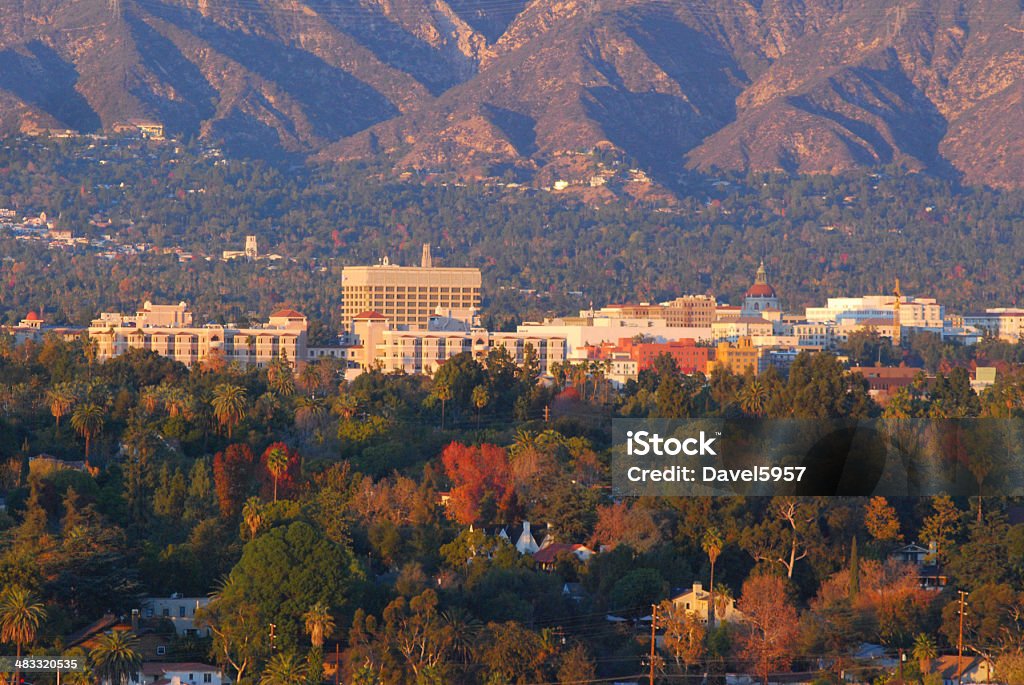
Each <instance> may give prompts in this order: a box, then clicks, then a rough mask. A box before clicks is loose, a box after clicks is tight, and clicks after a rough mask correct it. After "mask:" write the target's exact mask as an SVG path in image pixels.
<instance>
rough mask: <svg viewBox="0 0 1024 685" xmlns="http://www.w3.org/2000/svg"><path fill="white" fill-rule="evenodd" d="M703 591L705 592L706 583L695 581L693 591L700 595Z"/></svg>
mask: <svg viewBox="0 0 1024 685" xmlns="http://www.w3.org/2000/svg"><path fill="white" fill-rule="evenodd" d="M701 592H704V583H694V584H693V593H694V594H695V595H699V594H700V593H701Z"/></svg>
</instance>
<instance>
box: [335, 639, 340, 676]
mask: <svg viewBox="0 0 1024 685" xmlns="http://www.w3.org/2000/svg"><path fill="white" fill-rule="evenodd" d="M340 675H341V643H340V642H335V643H334V685H338V682H339V681H338V678H339V677H340Z"/></svg>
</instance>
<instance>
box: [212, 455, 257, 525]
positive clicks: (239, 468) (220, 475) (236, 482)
mask: <svg viewBox="0 0 1024 685" xmlns="http://www.w3.org/2000/svg"><path fill="white" fill-rule="evenodd" d="M255 468H256V457H255V456H254V455H253V453H252V450H251V449H249V446H248V445H240V444H235V445H228V447H227V449H225V450H224V451H223V452H217V454H215V455H214V457H213V483H214V488H215V489H216V491H217V505H218V506H219V507H220V515H221V516H223V517H224V518H231V517H233V516H235V515H237V514H238V512H239V511H240V510H241V509H242V503H243V502H245V499H246V498H247V497H249V495H251V494H252V491H253V487H254V485H255V476H256V474H255Z"/></svg>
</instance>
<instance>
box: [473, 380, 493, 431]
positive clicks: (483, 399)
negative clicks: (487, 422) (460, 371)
mask: <svg viewBox="0 0 1024 685" xmlns="http://www.w3.org/2000/svg"><path fill="white" fill-rule="evenodd" d="M490 401H491V394H490V393H489V392H487V388H486V387H485V386H483V385H478V386H476V387H475V388H473V406H474V407H476V427H477V429H478V430H479V428H480V412H481V411H483V408H484V407H486V406H487V403H488V402H490Z"/></svg>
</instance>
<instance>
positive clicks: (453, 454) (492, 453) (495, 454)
mask: <svg viewBox="0 0 1024 685" xmlns="http://www.w3.org/2000/svg"><path fill="white" fill-rule="evenodd" d="M441 461H442V463H443V464H444V469H445V473H446V474H447V476H448V478H449V479H450V480H451V482H452V485H453V487H452V490H451V500H450V505H449V508H448V511H449V512H450V513H451V515H452V516H453V517H454V518H455V520H456V521H458V522H459V523H462V524H464V525H469V524H473V523H482V522H491V521H495V520H508V519H509V518H510V516H511V514H512V512H513V509H514V508H515V501H516V497H515V488H514V486H513V481H512V473H511V470H510V468H509V460H508V453H507V452H506V451H505V450H504V449H502V448H500V447H498V446H496V445H490V444H487V443H484V444H482V445H479V446H474V447H470V446H467V445H463V444H461V443H457V442H453V443H451V444H450V445H448V446H447V447H445V448H444V452H442V453H441Z"/></svg>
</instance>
